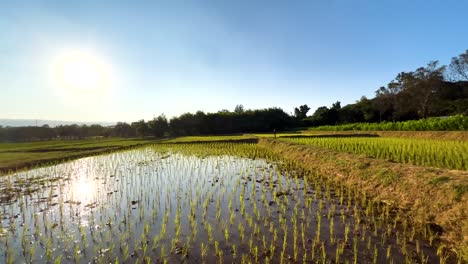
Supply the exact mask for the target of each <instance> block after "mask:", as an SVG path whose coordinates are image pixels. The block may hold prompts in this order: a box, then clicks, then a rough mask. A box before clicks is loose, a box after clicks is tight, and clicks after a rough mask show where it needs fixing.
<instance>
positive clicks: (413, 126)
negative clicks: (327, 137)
mask: <svg viewBox="0 0 468 264" xmlns="http://www.w3.org/2000/svg"><path fill="white" fill-rule="evenodd" d="M309 130H315V131H349V130H359V131H466V130H468V116H465V115H454V116H450V117H445V118H440V117H433V118H427V119H420V120H410V121H401V122H381V123H351V124H343V125H336V126H319V127H311V128H309Z"/></svg>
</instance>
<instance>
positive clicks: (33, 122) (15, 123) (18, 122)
mask: <svg viewBox="0 0 468 264" xmlns="http://www.w3.org/2000/svg"><path fill="white" fill-rule="evenodd" d="M73 124H77V125H80V126H81V125H94V124H97V125H101V126H113V125H115V124H116V123H115V122H74V121H60V120H43V119H0V126H4V127H7V126H10V127H21V126H43V125H49V126H50V127H56V126H60V125H73Z"/></svg>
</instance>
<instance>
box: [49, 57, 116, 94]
mask: <svg viewBox="0 0 468 264" xmlns="http://www.w3.org/2000/svg"><path fill="white" fill-rule="evenodd" d="M52 74H53V79H54V81H55V83H56V84H57V86H58V87H59V89H64V90H66V91H67V92H72V93H101V92H103V91H105V90H106V89H107V88H108V87H109V85H110V74H109V67H108V66H107V65H106V64H105V63H104V62H103V61H102V60H100V59H99V58H98V57H97V56H95V55H93V54H90V53H86V52H82V51H77V50H75V51H68V52H65V53H63V54H60V55H59V56H57V58H56V59H55V61H54V63H53V72H52Z"/></svg>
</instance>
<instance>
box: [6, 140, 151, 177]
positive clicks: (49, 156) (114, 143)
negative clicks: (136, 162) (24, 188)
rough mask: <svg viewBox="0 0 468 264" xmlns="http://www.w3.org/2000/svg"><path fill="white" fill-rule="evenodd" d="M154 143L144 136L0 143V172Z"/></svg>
mask: <svg viewBox="0 0 468 264" xmlns="http://www.w3.org/2000/svg"><path fill="white" fill-rule="evenodd" d="M154 142H155V141H154V140H144V139H121V138H111V139H85V140H54V141H38V142H24V143H0V173H5V172H8V171H9V170H16V169H22V168H27V167H32V166H35V165H40V164H45V163H51V162H57V161H63V160H67V159H71V158H77V157H84V156H89V155H95V154H99V153H105V152H110V151H116V150H120V149H125V148H130V147H135V146H141V145H145V144H150V143H154Z"/></svg>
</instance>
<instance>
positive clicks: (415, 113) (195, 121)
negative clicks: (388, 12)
mask: <svg viewBox="0 0 468 264" xmlns="http://www.w3.org/2000/svg"><path fill="white" fill-rule="evenodd" d="M309 110H310V107H309V106H308V105H307V104H304V105H301V106H299V107H296V108H295V109H294V114H293V115H289V114H287V113H286V112H284V111H283V110H282V109H281V108H276V107H273V108H266V109H256V110H251V109H248V110H246V109H244V107H243V106H242V105H237V106H236V107H235V109H234V110H233V111H229V110H221V111H218V112H216V113H205V112H202V111H198V112H196V113H194V114H193V113H185V114H182V115H180V116H176V117H173V118H172V119H170V120H168V119H167V118H166V117H165V116H164V115H160V116H158V117H156V118H154V119H153V120H149V121H145V120H139V121H136V122H132V123H125V122H119V123H117V124H116V125H115V126H110V127H104V126H100V125H90V126H87V125H82V126H79V125H63V126H57V127H49V126H47V125H44V126H41V127H33V126H29V127H1V126H0V141H8V142H18V141H34V140H51V139H82V138H89V137H158V138H160V137H169V136H187V135H214V134H233V133H252V132H272V131H273V130H277V131H281V130H286V129H292V128H296V127H305V126H308V127H310V126H312V127H313V126H324V125H337V124H348V123H358V122H367V123H375V122H382V121H392V122H396V121H406V120H416V119H421V118H427V117H437V116H451V115H456V114H462V115H467V114H468V50H467V51H465V52H464V53H462V54H460V55H459V56H457V57H454V58H452V61H451V63H450V65H448V66H444V65H442V66H440V65H439V63H438V62H437V61H433V62H430V63H428V64H427V66H425V67H420V68H418V69H416V70H415V71H411V72H401V73H399V74H398V75H397V76H396V77H395V79H394V80H392V81H391V82H390V83H388V84H387V85H386V86H382V87H380V88H379V89H378V90H377V91H376V92H375V97H374V98H371V99H368V98H366V97H364V96H363V97H361V99H360V100H358V101H357V102H356V103H354V104H349V105H346V106H344V107H342V106H341V103H340V102H339V101H337V102H336V103H334V104H332V105H331V106H330V107H328V106H321V107H319V108H317V109H316V110H315V112H314V113H313V114H312V115H310V116H308V115H307V114H308V112H309Z"/></svg>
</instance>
